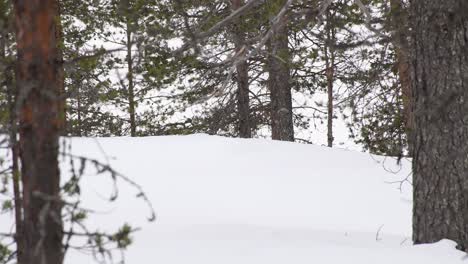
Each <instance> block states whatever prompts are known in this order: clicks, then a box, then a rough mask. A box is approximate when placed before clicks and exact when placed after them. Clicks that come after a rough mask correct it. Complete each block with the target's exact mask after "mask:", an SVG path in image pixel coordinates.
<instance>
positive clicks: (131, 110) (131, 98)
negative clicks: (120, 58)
mask: <svg viewBox="0 0 468 264" xmlns="http://www.w3.org/2000/svg"><path fill="white" fill-rule="evenodd" d="M131 29H132V26H131V24H130V22H127V70H128V73H127V78H128V91H127V92H128V94H127V96H128V114H129V117H130V135H131V136H132V137H136V122H135V91H134V88H135V87H134V83H133V56H132V46H133V43H132V31H131Z"/></svg>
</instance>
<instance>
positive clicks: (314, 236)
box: [62, 135, 467, 264]
mask: <svg viewBox="0 0 468 264" xmlns="http://www.w3.org/2000/svg"><path fill="white" fill-rule="evenodd" d="M66 141H67V142H69V143H70V142H71V146H72V152H73V154H76V155H84V156H87V157H92V158H97V159H99V160H101V161H103V162H104V161H106V160H108V161H109V162H110V164H111V165H112V167H113V168H115V169H116V170H117V171H119V172H121V173H122V174H124V175H126V176H128V177H130V178H131V179H132V180H134V181H136V182H138V183H139V184H141V186H142V187H143V188H144V190H145V192H146V193H147V195H148V197H149V199H150V200H151V202H152V204H153V207H154V209H155V211H156V213H157V219H156V221H155V222H148V221H146V217H147V216H148V210H147V208H146V207H145V204H144V203H143V202H141V201H140V200H138V199H137V198H135V195H136V194H137V191H136V190H135V189H132V188H131V187H129V186H128V185H126V184H125V183H123V182H122V183H121V184H119V193H120V196H119V199H118V201H117V202H116V203H112V204H111V205H109V203H108V202H107V201H106V199H105V198H106V197H108V196H109V194H110V192H111V188H110V181H109V180H108V179H105V177H103V176H93V175H91V174H90V175H88V176H86V177H85V178H84V183H83V184H84V187H83V188H82V190H83V193H82V195H83V197H84V198H85V203H84V206H85V207H88V208H94V209H97V210H98V211H99V212H100V213H98V214H97V215H94V216H92V217H93V222H92V225H93V226H96V227H100V228H101V229H109V230H111V228H114V227H117V226H120V225H121V224H122V223H124V222H128V223H131V224H132V225H134V226H138V227H141V228H142V230H141V231H139V232H137V233H135V234H134V235H133V238H134V244H132V245H131V246H130V248H129V250H128V251H127V253H126V263H130V264H132V263H138V264H145V263H148V264H150V263H159V264H186V263H195V264H219V263H223V264H228V263H236V264H240V263H242V264H259V263H268V264H283V263H294V264H300V263H309V264H310V263H320V264H344V263H346V264H348V263H359V264H376V263H379V264H386V263H389V264H390V263H392V264H393V263H400V264H410V263H411V264H415V263H424V264H441V263H444V264H445V263H453V264H457V263H466V262H465V261H467V260H466V259H465V254H464V253H462V252H459V251H457V250H455V249H454V247H455V244H454V243H453V242H452V241H445V240H444V241H441V242H439V243H436V244H432V245H419V246H413V245H412V243H411V207H412V205H411V186H410V185H409V184H407V183H403V184H400V183H398V182H397V181H399V180H402V179H404V178H406V177H407V176H408V174H409V173H410V164H409V162H408V161H405V160H403V161H402V164H401V165H400V166H399V165H397V164H396V161H395V160H393V159H390V158H384V157H378V156H372V155H370V154H366V153H359V152H353V151H348V150H342V149H329V148H326V147H321V146H313V145H304V144H295V143H287V142H273V141H269V140H261V139H250V140H246V139H228V138H222V137H215V136H207V135H191V136H167V137H147V138H128V137H121V138H99V139H94V138H73V139H67V140H66ZM62 171H63V172H64V173H67V172H68V168H67V164H64V165H63V167H62ZM90 258H91V257H90V256H88V255H83V254H80V253H76V252H75V253H71V254H69V255H68V256H67V258H66V263H70V264H75V263H76V264H78V263H90Z"/></svg>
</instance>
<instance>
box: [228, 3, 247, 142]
mask: <svg viewBox="0 0 468 264" xmlns="http://www.w3.org/2000/svg"><path fill="white" fill-rule="evenodd" d="M243 4H244V1H243V0H231V6H232V10H233V11H235V10H237V9H239V8H240V7H242V5H243ZM233 28H234V29H233V40H234V45H235V49H236V54H241V55H242V54H243V53H244V52H243V49H245V48H246V47H245V32H244V29H243V27H242V17H240V18H239V19H238V20H237V21H236V23H235V24H234V26H233ZM236 72H237V111H238V119H239V136H240V137H241V138H251V137H252V131H251V124H250V108H249V64H248V62H247V61H241V62H239V63H238V64H237V65H236Z"/></svg>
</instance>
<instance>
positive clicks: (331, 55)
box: [324, 12, 335, 148]
mask: <svg viewBox="0 0 468 264" xmlns="http://www.w3.org/2000/svg"><path fill="white" fill-rule="evenodd" d="M329 14H330V12H327V19H328V21H327V26H326V30H327V42H328V43H330V42H332V43H334V42H335V33H334V29H333V28H332V27H331V26H330V23H331V22H330V15H329ZM328 43H326V44H325V51H324V53H325V67H326V69H325V73H326V77H327V95H328V105H327V110H328V111H327V143H328V147H330V148H331V147H333V140H334V137H333V107H334V106H333V100H334V99H333V83H334V79H335V52H334V50H333V48H332V47H330V45H329V44H328Z"/></svg>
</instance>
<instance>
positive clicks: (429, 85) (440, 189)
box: [410, 0, 468, 250]
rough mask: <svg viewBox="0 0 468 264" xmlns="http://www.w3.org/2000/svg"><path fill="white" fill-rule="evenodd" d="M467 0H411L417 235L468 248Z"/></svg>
mask: <svg viewBox="0 0 468 264" xmlns="http://www.w3.org/2000/svg"><path fill="white" fill-rule="evenodd" d="M467 14H468V2H467V1H466V0H419V1H412V3H411V15H410V19H411V25H412V28H413V30H414V31H413V35H412V37H413V41H412V45H413V46H412V51H413V54H412V63H411V64H412V65H411V66H412V73H413V74H414V76H413V77H414V78H412V84H413V85H412V87H413V96H412V104H413V107H414V109H413V114H414V133H413V136H414V137H413V142H414V158H413V188H414V194H413V195H414V197H413V199H414V200H413V203H414V208H413V240H414V242H415V243H416V244H419V243H431V242H436V241H439V240H440V239H444V238H446V239H451V240H454V241H456V242H457V243H458V245H459V246H458V247H459V248H460V249H462V250H467V249H468V175H467V171H468V160H467V157H468V144H467V142H468V115H467V113H468V103H467V102H468V52H467V50H468V16H467Z"/></svg>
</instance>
